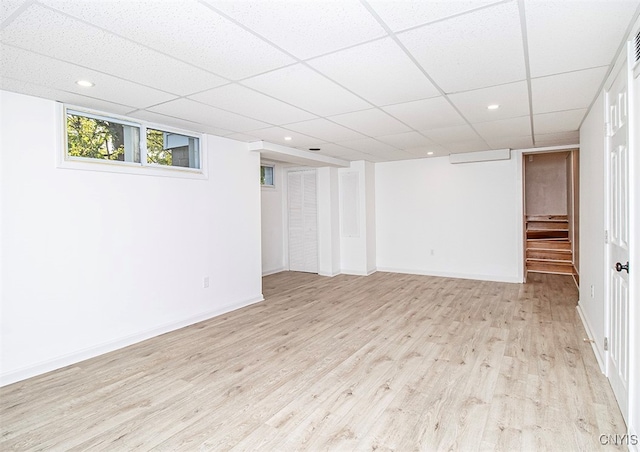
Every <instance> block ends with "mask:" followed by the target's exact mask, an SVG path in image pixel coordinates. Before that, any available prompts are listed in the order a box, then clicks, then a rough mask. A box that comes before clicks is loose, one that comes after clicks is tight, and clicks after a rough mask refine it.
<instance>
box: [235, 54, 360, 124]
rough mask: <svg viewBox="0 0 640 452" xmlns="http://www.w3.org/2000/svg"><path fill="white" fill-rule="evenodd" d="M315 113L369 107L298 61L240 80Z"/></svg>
mask: <svg viewBox="0 0 640 452" xmlns="http://www.w3.org/2000/svg"><path fill="white" fill-rule="evenodd" d="M242 83H243V84H244V85H247V86H249V87H251V88H253V89H256V90H258V91H261V92H263V93H265V94H268V95H270V96H273V97H276V98H279V99H282V100H284V101H285V102H287V103H290V104H291V105H295V106H297V107H299V108H302V109H303V110H306V111H309V112H311V113H314V114H317V115H319V116H331V115H336V114H340V113H346V112H350V111H356V110H363V109H365V108H369V107H370V105H369V103H367V102H365V101H364V100H362V99H360V98H359V97H357V96H355V95H354V94H352V93H350V92H349V91H347V90H346V89H344V88H342V87H340V86H339V85H337V84H336V83H334V82H332V81H331V80H329V79H327V78H326V77H323V76H322V75H320V74H318V73H317V72H315V71H313V70H312V69H309V68H308V67H306V66H304V65H302V64H296V65H294V66H289V67H286V68H283V69H278V70H277V71H273V72H269V73H267V74H263V75H259V76H257V77H252V78H250V79H247V80H245V81H243V82H242Z"/></svg>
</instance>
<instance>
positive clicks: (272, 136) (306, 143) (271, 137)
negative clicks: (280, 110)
mask: <svg viewBox="0 0 640 452" xmlns="http://www.w3.org/2000/svg"><path fill="white" fill-rule="evenodd" d="M247 135H251V136H254V137H258V141H260V140H261V141H268V142H270V143H275V144H281V145H283V146H289V147H292V148H298V149H306V148H309V147H315V146H316V145H319V144H321V143H319V142H318V139H317V138H315V137H310V136H308V135H305V134H303V133H298V132H294V131H292V130H287V129H283V128H282V127H267V128H264V129H259V130H250V131H247ZM284 137H291V140H289V141H287V140H285V139H284Z"/></svg>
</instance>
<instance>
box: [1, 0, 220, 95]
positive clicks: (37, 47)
mask: <svg viewBox="0 0 640 452" xmlns="http://www.w3.org/2000/svg"><path fill="white" fill-rule="evenodd" d="M2 42H5V43H8V44H11V45H14V46H16V47H20V48H23V49H26V50H31V51H33V52H36V53H39V54H41V55H46V56H49V57H52V58H56V59H60V60H63V61H67V62H74V61H79V62H81V63H82V66H85V67H90V68H92V69H95V70H97V71H100V72H104V73H105V74H109V75H114V76H117V77H121V78H123V79H127V80H134V81H135V80H144V82H143V84H144V85H146V86H149V87H152V88H156V89H160V90H163V91H167V92H169V93H173V94H177V95H185V94H190V93H193V92H197V91H202V90H203V89H207V88H208V87H211V86H218V85H222V84H224V83H226V81H225V79H223V78H220V77H218V76H216V75H213V74H211V73H209V72H206V71H203V70H202V69H198V68H196V67H194V66H191V65H189V64H185V63H182V62H180V61H178V60H176V59H175V58H171V57H168V56H166V55H163V54H162V53H159V52H155V51H153V50H150V49H148V48H146V47H144V46H142V45H139V44H135V43H133V42H131V41H129V40H126V39H123V38H120V37H118V36H115V35H113V34H110V33H106V32H104V31H102V30H100V29H99V28H96V27H93V26H91V25H87V24H85V23H83V22H80V21H78V20H76V19H72V18H70V17H68V16H65V15H62V14H60V13H56V12H54V11H52V10H50V9H48V8H43V7H41V6H38V5H32V6H30V7H29V8H28V9H27V10H26V11H25V12H24V13H22V14H21V15H20V16H19V17H18V18H16V19H15V20H13V21H12V22H11V23H10V24H9V26H8V27H6V28H5V29H4V30H3V33H2ZM88 42H90V43H93V45H87V43H88ZM151 68H153V69H151ZM150 69H151V70H150ZM174 71H175V72H178V73H180V74H181V76H180V77H179V78H178V77H175V75H174Z"/></svg>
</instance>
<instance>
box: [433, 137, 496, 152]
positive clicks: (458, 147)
mask: <svg viewBox="0 0 640 452" xmlns="http://www.w3.org/2000/svg"><path fill="white" fill-rule="evenodd" d="M444 147H445V149H446V150H447V151H449V152H450V153H452V154H459V153H460V152H475V151H487V150H489V148H488V145H487V143H486V142H485V141H484V140H469V141H457V142H452V143H447V144H446V145H445V146H444Z"/></svg>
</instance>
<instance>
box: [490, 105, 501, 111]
mask: <svg viewBox="0 0 640 452" xmlns="http://www.w3.org/2000/svg"><path fill="white" fill-rule="evenodd" d="M498 108H500V105H498V104H491V105H489V106H488V107H487V110H497V109H498Z"/></svg>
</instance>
